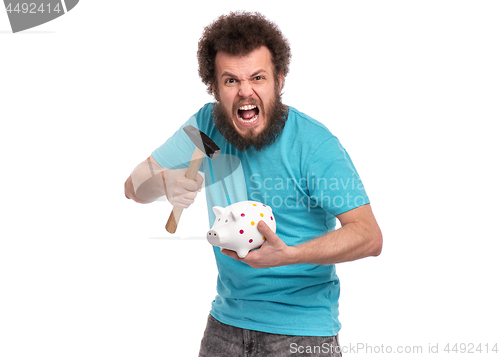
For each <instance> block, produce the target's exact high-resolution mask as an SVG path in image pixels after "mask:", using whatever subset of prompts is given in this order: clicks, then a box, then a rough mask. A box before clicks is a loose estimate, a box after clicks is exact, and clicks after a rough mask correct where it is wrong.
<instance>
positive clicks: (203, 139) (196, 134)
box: [184, 125, 220, 159]
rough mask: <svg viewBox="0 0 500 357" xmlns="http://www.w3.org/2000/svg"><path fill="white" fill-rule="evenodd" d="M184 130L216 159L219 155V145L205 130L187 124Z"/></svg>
mask: <svg viewBox="0 0 500 357" xmlns="http://www.w3.org/2000/svg"><path fill="white" fill-rule="evenodd" d="M184 131H185V132H186V134H187V135H188V136H189V138H190V139H191V141H192V142H193V143H194V144H195V145H196V147H198V149H200V150H201V151H203V152H204V153H205V155H207V156H208V157H209V158H211V159H215V158H217V157H218V156H219V154H220V149H219V147H218V146H217V144H215V143H214V142H213V140H212V139H210V138H209V137H208V136H207V134H205V133H204V132H203V131H201V130H199V129H196V128H195V127H194V126H192V125H188V126H185V127H184Z"/></svg>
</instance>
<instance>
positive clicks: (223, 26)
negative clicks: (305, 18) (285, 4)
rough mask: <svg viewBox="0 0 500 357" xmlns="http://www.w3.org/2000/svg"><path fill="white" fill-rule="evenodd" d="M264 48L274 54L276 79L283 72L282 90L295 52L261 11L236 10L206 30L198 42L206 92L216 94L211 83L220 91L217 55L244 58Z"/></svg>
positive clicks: (200, 73)
mask: <svg viewBox="0 0 500 357" xmlns="http://www.w3.org/2000/svg"><path fill="white" fill-rule="evenodd" d="M261 46H266V47H267V48H268V49H269V51H270V52H271V55H272V61H273V66H274V78H275V80H276V81H277V78H278V75H279V74H280V73H283V83H282V88H283V85H284V83H285V77H286V75H287V74H288V67H289V65H290V59H291V57H292V53H291V51H290V45H289V43H288V40H287V39H286V38H285V37H284V36H283V34H282V33H281V31H280V29H279V28H278V26H277V25H276V24H274V23H273V22H271V21H269V20H267V19H266V18H265V17H264V16H263V15H261V14H260V13H258V12H255V13H250V12H241V11H237V12H231V13H230V14H229V15H222V16H220V17H219V18H218V19H217V20H215V21H214V22H212V23H211V24H210V25H208V26H207V27H205V30H204V32H203V35H202V36H201V38H200V41H199V42H198V65H199V68H198V74H199V75H200V77H201V80H202V81H203V83H204V84H205V85H206V86H207V92H208V93H209V94H214V93H213V91H212V83H213V84H214V85H215V86H216V88H217V81H216V73H215V71H216V67H215V56H216V55H217V52H218V51H223V52H227V53H229V54H231V55H239V56H244V55H247V54H249V53H250V52H252V51H254V50H256V49H258V48H259V47H261Z"/></svg>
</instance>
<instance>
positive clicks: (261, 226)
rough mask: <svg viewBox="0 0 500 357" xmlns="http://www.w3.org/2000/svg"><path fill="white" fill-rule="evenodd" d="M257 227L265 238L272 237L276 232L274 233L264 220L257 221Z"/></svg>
mask: <svg viewBox="0 0 500 357" xmlns="http://www.w3.org/2000/svg"><path fill="white" fill-rule="evenodd" d="M257 228H258V230H259V232H260V233H262V234H263V235H264V237H266V239H268V238H271V239H272V238H274V236H275V235H276V233H274V232H273V230H272V229H271V228H269V226H268V225H267V224H266V222H264V221H259V223H258V224H257Z"/></svg>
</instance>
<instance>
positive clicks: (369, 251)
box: [125, 12, 382, 357]
mask: <svg viewBox="0 0 500 357" xmlns="http://www.w3.org/2000/svg"><path fill="white" fill-rule="evenodd" d="M290 58H291V52H290V46H289V44H288V41H287V40H286V39H285V37H284V36H283V34H282V33H281V31H280V30H279V29H278V27H277V26H276V25H275V24H274V23H272V22H270V21H269V20H267V19H266V18H265V17H264V16H262V15H261V14H259V13H246V12H236V13H231V14H229V15H227V16H221V17H219V18H218V19H217V20H216V21H214V22H213V23H212V24H210V25H209V26H207V27H206V28H205V30H204V33H203V36H202V38H201V39H200V41H199V44H198V63H199V75H200V77H201V79H202V81H203V83H205V84H206V85H207V90H208V92H209V93H210V94H213V96H214V97H215V99H216V102H215V103H209V104H206V105H205V106H204V107H203V108H201V109H200V110H199V111H198V112H197V113H196V114H195V115H194V116H192V117H191V118H190V119H189V120H188V121H187V122H186V124H185V125H193V126H195V127H197V128H199V129H200V130H201V131H203V132H204V133H206V134H207V135H208V136H209V137H210V138H211V139H212V140H213V141H214V142H215V143H216V144H217V145H218V146H219V148H220V149H221V155H229V156H232V157H236V158H237V159H238V160H239V163H240V164H241V167H242V174H241V175H240V177H241V178H242V179H241V180H236V179H235V177H238V176H234V175H233V176H232V180H233V181H235V182H233V184H234V187H238V184H240V186H239V187H240V189H239V190H234V189H233V190H230V192H226V193H225V195H217V194H214V192H215V186H216V185H215V182H210V184H211V186H210V188H213V190H212V189H210V190H209V189H207V190H206V192H207V206H208V211H209V221H210V225H211V226H212V225H213V223H214V220H215V216H214V215H213V214H212V212H211V211H212V207H213V206H214V205H219V206H227V205H228V202H227V201H224V202H223V199H224V197H227V199H228V200H230V201H232V203H234V202H237V201H238V200H241V198H240V197H239V196H238V195H239V193H241V191H244V195H245V196H246V197H251V199H252V200H257V201H260V202H262V203H264V204H267V205H270V206H271V207H272V209H273V214H274V216H275V218H276V222H277V231H276V233H274V232H273V231H272V230H271V229H270V228H269V227H268V226H267V225H266V224H265V223H264V222H263V221H260V222H259V223H258V229H259V231H260V232H261V233H262V234H263V235H264V236H265V237H266V240H265V241H264V243H263V245H262V246H261V247H260V248H259V249H256V250H252V251H250V252H249V253H248V255H247V256H246V257H245V258H239V257H238V255H237V254H236V252H234V251H231V250H227V249H220V248H219V247H214V248H213V250H214V254H215V258H216V262H217V268H218V271H219V276H218V280H217V296H216V297H215V300H214V301H213V302H212V309H211V311H210V314H209V317H208V321H207V326H206V330H205V334H204V337H203V339H202V342H201V347H200V356H217V357H224V356H231V357H234V356H266V357H273V356H299V355H307V356H337V355H340V351H339V345H338V332H339V330H340V327H341V324H340V322H339V320H338V298H339V292H340V286H339V279H338V277H337V275H336V272H335V264H338V263H342V262H346V261H352V260H356V259H361V258H364V257H368V256H377V255H379V254H380V252H381V249H382V234H381V232H380V229H379V227H378V224H377V222H376V220H375V218H374V216H373V213H372V210H371V208H370V203H369V200H368V197H367V195H366V192H365V190H364V188H363V185H362V183H361V180H360V178H359V175H358V173H357V172H356V170H355V168H354V165H353V164H352V161H351V159H350V158H349V155H348V154H347V152H346V151H345V150H344V148H343V147H342V146H341V145H340V143H339V141H338V139H337V138H336V137H335V136H333V135H332V134H331V133H330V131H329V130H328V129H327V128H326V127H325V126H324V125H322V124H321V123H320V122H318V121H316V120H314V119H312V118H310V117H309V116H307V115H305V114H303V113H301V112H300V111H298V110H297V109H295V108H293V107H291V106H286V105H284V104H283V103H282V100H281V91H282V89H283V86H284V82H285V77H286V75H287V74H288V70H289V64H290ZM193 149H194V147H193V146H192V143H191V142H190V140H189V139H188V138H187V135H186V134H185V133H184V131H183V130H178V131H177V132H176V133H174V134H173V136H172V137H171V138H169V139H168V140H167V141H166V142H165V143H164V144H163V145H161V146H160V147H158V148H157V149H156V150H155V151H154V152H153V153H152V155H151V157H150V158H148V160H146V161H145V162H143V163H141V164H139V166H137V168H136V169H135V170H134V172H133V173H132V175H131V176H130V177H129V178H128V179H127V181H126V182H125V195H126V197H127V198H131V199H133V200H134V201H137V202H140V203H148V202H152V201H154V200H155V199H157V198H158V197H160V196H162V195H166V196H167V199H168V200H169V201H170V202H171V203H172V205H174V206H178V207H182V208H187V207H189V205H190V204H192V203H193V202H194V199H195V197H196V194H197V192H199V190H200V188H201V185H202V182H203V178H202V176H201V175H200V174H198V176H197V179H196V180H195V181H193V180H189V179H186V178H185V177H184V174H185V172H186V169H185V167H187V164H186V163H189V160H190V154H191V153H192V152H193ZM214 162H215V160H214ZM209 165H211V163H210V161H209V160H208V159H205V161H204V165H203V166H202V168H201V171H203V172H205V173H206V176H205V180H213V170H212V167H211V166H209ZM182 167H184V168H182ZM162 175H163V177H164V180H163V179H162V177H161V176H162ZM229 181H231V179H230V180H229ZM236 181H239V182H236ZM339 182H340V184H339ZM290 183H293V184H290ZM229 184H230V183H229ZM205 185H206V186H207V183H205ZM164 187H165V188H164ZM234 187H233V188H234ZM165 190H166V192H165ZM236 191H238V192H236ZM235 192H236V193H235ZM335 217H336V218H338V220H339V221H340V223H341V228H339V229H336V230H335V229H334V227H335ZM206 228H209V227H206Z"/></svg>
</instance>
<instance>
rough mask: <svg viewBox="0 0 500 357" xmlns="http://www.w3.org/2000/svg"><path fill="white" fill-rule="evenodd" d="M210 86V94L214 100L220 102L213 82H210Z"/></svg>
mask: <svg viewBox="0 0 500 357" xmlns="http://www.w3.org/2000/svg"><path fill="white" fill-rule="evenodd" d="M210 86H211V87H212V93H213V94H214V97H215V100H216V101H218V102H220V99H219V90H218V89H217V86H216V85H215V84H214V81H210Z"/></svg>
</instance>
